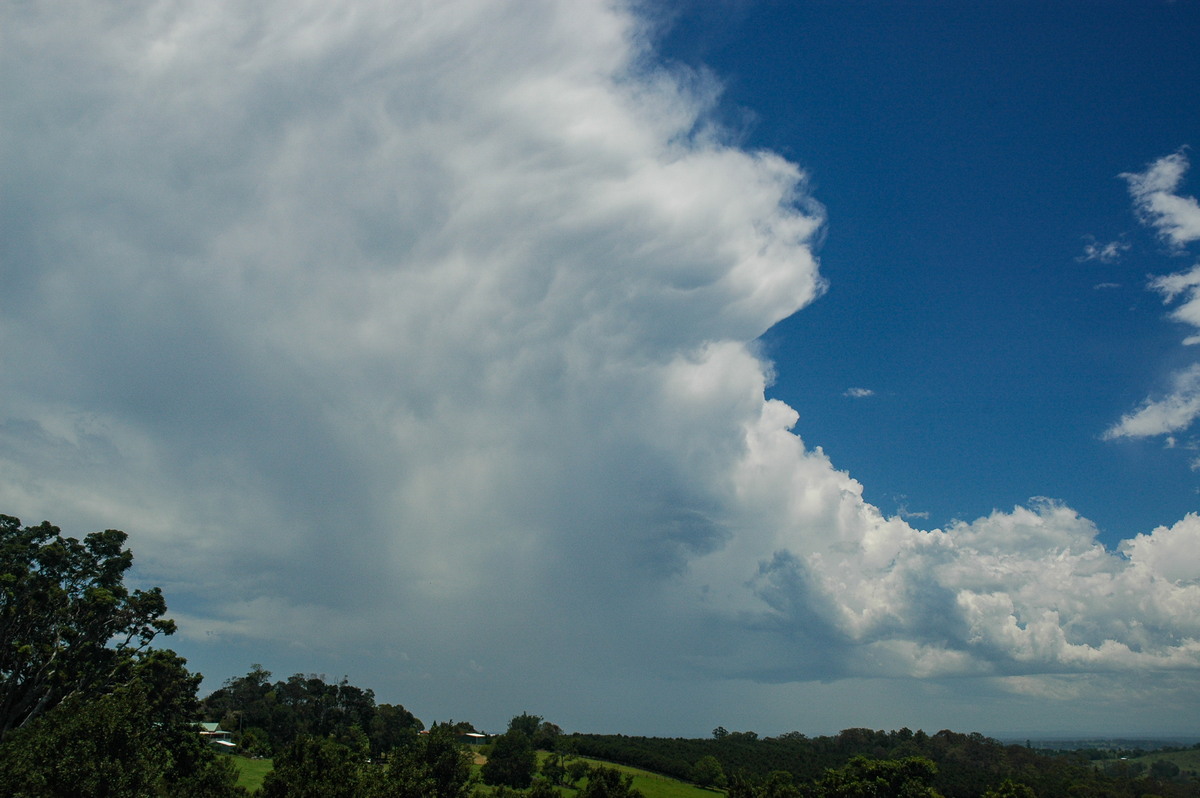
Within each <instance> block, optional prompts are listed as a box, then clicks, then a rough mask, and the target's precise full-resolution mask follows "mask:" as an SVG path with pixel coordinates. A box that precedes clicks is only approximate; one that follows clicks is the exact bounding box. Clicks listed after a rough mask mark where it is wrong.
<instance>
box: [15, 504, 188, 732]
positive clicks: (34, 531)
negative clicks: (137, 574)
mask: <svg viewBox="0 0 1200 798" xmlns="http://www.w3.org/2000/svg"><path fill="white" fill-rule="evenodd" d="M125 539H126V535H125V533H124V532H121V531H118V530H116V529H109V530H105V531H104V532H94V533H92V534H90V535H88V536H87V537H85V538H84V539H83V540H82V541H81V540H77V539H75V538H69V537H63V536H62V534H61V532H60V530H59V528H58V527H56V526H52V525H51V524H50V523H48V522H43V523H42V524H40V525H39V526H33V527H22V526H21V522H20V520H19V519H17V518H13V517H12V516H8V515H0V541H2V542H0V640H2V641H4V642H3V645H2V646H0V740H2V739H3V738H4V737H5V736H6V735H7V734H8V733H9V732H10V731H12V730H13V729H16V728H19V727H20V726H22V725H24V724H26V723H28V722H30V721H31V720H33V719H35V718H37V717H38V716H39V715H41V714H43V713H45V712H47V711H49V710H51V709H53V708H54V707H55V706H57V705H58V704H59V703H61V702H62V701H64V700H66V699H68V698H72V697H87V696H91V695H99V694H104V693H107V692H109V691H111V690H112V689H113V688H114V687H115V686H117V685H120V684H124V683H127V682H128V681H129V679H130V676H131V670H130V669H131V666H132V664H133V662H134V659H135V655H136V654H138V653H139V652H142V651H144V650H145V649H146V648H147V647H148V646H149V645H150V642H151V641H152V640H153V639H154V638H155V637H156V636H157V635H158V634H160V633H163V634H171V633H172V632H173V631H174V630H175V624H174V622H172V621H170V620H168V619H165V618H163V617H162V616H163V614H164V613H165V612H166V609H167V605H166V601H165V600H164V599H163V595H162V591H161V590H159V589H158V588H153V589H151V590H145V591H143V590H133V591H130V590H129V589H128V588H127V587H126V586H125V583H124V578H125V572H126V571H127V570H128V569H129V567H130V565H132V564H133V554H132V553H131V552H130V551H129V549H126V548H124V544H125Z"/></svg>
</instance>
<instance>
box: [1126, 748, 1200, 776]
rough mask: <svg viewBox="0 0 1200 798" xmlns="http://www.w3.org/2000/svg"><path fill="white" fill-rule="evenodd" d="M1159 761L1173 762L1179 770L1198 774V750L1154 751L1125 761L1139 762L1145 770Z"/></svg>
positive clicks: (1199, 757) (1199, 753)
mask: <svg viewBox="0 0 1200 798" xmlns="http://www.w3.org/2000/svg"><path fill="white" fill-rule="evenodd" d="M1160 759H1165V760H1167V761H1168V762H1174V763H1175V764H1176V765H1179V769H1180V770H1190V771H1192V772H1193V773H1200V749H1196V748H1189V749H1187V750H1186V751H1168V752H1163V751H1154V752H1151V753H1149V754H1146V755H1145V756H1139V757H1137V758H1136V759H1130V760H1127V761H1129V762H1141V763H1142V764H1143V765H1145V766H1146V767H1147V768H1149V767H1150V765H1152V764H1153V763H1155V762H1157V761H1158V760H1160Z"/></svg>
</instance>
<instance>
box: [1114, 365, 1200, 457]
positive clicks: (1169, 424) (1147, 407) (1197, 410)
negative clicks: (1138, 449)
mask: <svg viewBox="0 0 1200 798" xmlns="http://www.w3.org/2000/svg"><path fill="white" fill-rule="evenodd" d="M1197 416H1200V364H1197V365H1193V366H1191V367H1189V368H1187V369H1184V370H1183V371H1180V372H1177V373H1175V374H1174V375H1172V377H1171V389H1170V391H1168V392H1167V394H1166V395H1165V396H1163V397H1161V398H1157V399H1154V398H1151V399H1147V400H1146V401H1145V402H1143V403H1142V406H1141V407H1139V408H1138V409H1137V410H1135V411H1133V412H1132V413H1129V414H1127V415H1125V416H1122V417H1121V420H1120V421H1119V422H1117V423H1116V424H1114V425H1113V426H1112V427H1110V428H1109V429H1107V430H1105V432H1104V438H1105V440H1113V439H1115V438H1147V437H1153V436H1156V435H1166V434H1168V433H1172V432H1179V431H1180V430H1184V429H1187V428H1188V427H1190V426H1191V425H1192V422H1193V421H1195V420H1196V417H1197Z"/></svg>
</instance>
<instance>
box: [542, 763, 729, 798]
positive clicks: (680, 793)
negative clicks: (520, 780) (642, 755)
mask: <svg viewBox="0 0 1200 798" xmlns="http://www.w3.org/2000/svg"><path fill="white" fill-rule="evenodd" d="M586 761H587V762H588V764H591V765H605V766H606V767H610V768H615V769H617V770H619V771H621V772H622V773H629V774H630V775H632V776H633V786H634V787H636V788H637V789H639V790H641V792H642V795H644V796H646V798H718V797H719V796H723V795H724V794H725V793H723V792H717V791H714V790H704V789H701V788H700V787H697V786H696V785H694V784H686V783H684V782H682V781H679V780H678V779H673V778H671V777H670V776H660V775H659V774H657V773H651V772H650V771H648V770H639V769H638V768H631V767H626V766H625V765H613V764H609V763H608V762H600V761H597V760H594V759H588V760H586ZM575 793H576V791H575V790H564V791H563V795H564V796H571V795H574V794H575Z"/></svg>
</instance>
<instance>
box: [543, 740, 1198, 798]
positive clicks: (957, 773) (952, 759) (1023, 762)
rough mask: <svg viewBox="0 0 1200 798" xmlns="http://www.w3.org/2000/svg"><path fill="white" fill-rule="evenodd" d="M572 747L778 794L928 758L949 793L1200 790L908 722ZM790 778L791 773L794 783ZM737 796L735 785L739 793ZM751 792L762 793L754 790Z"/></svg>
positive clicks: (1118, 794) (962, 796)
mask: <svg viewBox="0 0 1200 798" xmlns="http://www.w3.org/2000/svg"><path fill="white" fill-rule="evenodd" d="M565 744H567V745H569V746H571V748H572V749H573V750H574V751H575V752H577V753H579V754H580V755H583V756H588V757H594V758H597V759H604V760H606V761H610V762H616V763H621V764H627V765H631V766H634V767H640V768H645V769H647V770H653V771H655V772H658V773H663V774H665V775H669V776H673V777H675V778H679V779H686V780H696V778H695V777H696V775H697V764H698V763H701V762H704V761H706V760H708V759H712V760H715V761H716V762H717V763H719V765H720V768H721V771H722V772H723V773H724V774H725V776H726V778H727V780H728V783H729V784H730V785H735V784H736V785H750V786H751V787H754V786H757V787H759V788H760V789H765V787H766V785H767V784H768V783H769V782H770V781H771V780H772V779H774V780H775V782H776V784H780V783H783V782H785V781H786V783H790V784H794V785H797V788H796V792H795V793H787V792H784V793H779V792H778V791H776V793H775V794H784V795H787V794H795V795H803V794H807V793H806V792H805V791H804V790H802V789H800V787H801V786H802V785H814V784H817V783H819V782H820V781H821V780H822V779H823V778H825V777H826V776H827V775H828V774H829V772H830V771H837V770H839V769H844V768H846V767H847V766H848V764H849V763H851V762H853V761H855V760H856V758H860V759H859V761H867V762H904V761H908V762H914V761H917V760H925V761H928V762H929V763H931V764H932V765H933V771H932V773H930V774H929V775H928V778H927V779H925V780H926V781H927V783H928V785H929V786H931V787H932V788H933V789H934V790H936V792H937V793H938V794H940V795H942V796H945V798H976V797H977V796H983V795H988V794H993V795H1005V794H1010V793H1011V794H1012V795H1016V796H1023V795H1030V794H1032V795H1037V796H1059V795H1072V796H1105V797H1106V798H1107V797H1109V796H1111V798H1125V797H1126V796H1128V798H1137V797H1138V796H1145V795H1159V796H1163V797H1164V798H1167V797H1168V796H1180V797H1181V798H1182V797H1183V796H1198V795H1200V785H1198V784H1197V783H1196V782H1195V781H1194V780H1191V779H1183V780H1179V779H1170V778H1159V777H1157V776H1156V775H1155V774H1152V773H1134V772H1124V773H1122V772H1116V771H1112V772H1103V771H1098V770H1096V769H1095V768H1094V767H1092V766H1091V764H1090V763H1089V762H1088V760H1087V759H1086V758H1085V757H1083V756H1081V755H1078V754H1074V753H1071V754H1059V755H1047V754H1045V753H1042V752H1039V751H1036V750H1033V749H1031V748H1028V747H1026V746H1021V745H1004V744H1002V743H1000V742H998V741H996V740H993V739H990V738H988V737H984V736H983V735H981V734H977V733H975V734H960V733H956V732H952V731H946V730H943V731H939V732H937V733H936V734H932V735H931V734H927V733H925V732H923V731H915V732H914V731H911V730H909V729H907V728H905V729H900V730H899V731H873V730H871V729H846V730H844V731H842V732H841V733H839V734H837V735H833V736H821V737H807V736H805V735H804V734H801V733H799V732H789V733H787V734H783V735H780V736H778V737H764V738H760V737H759V736H758V735H757V734H755V733H754V732H728V731H726V730H725V729H723V728H718V729H716V730H714V732H713V736H712V737H711V738H700V739H688V738H659V737H630V736H625V735H598V734H572V735H569V736H568V737H566V738H565ZM781 774H786V776H787V778H786V780H785V779H782V778H781ZM1013 790H1016V792H1013ZM1006 791H1007V792H1006ZM1026 791H1028V792H1026ZM733 794H734V790H733V789H732V787H731V791H730V795H731V796H732V795H733ZM746 794H749V795H753V794H756V793H754V792H753V790H751V791H750V792H748V793H746ZM761 794H769V793H767V792H763V793H761Z"/></svg>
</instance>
